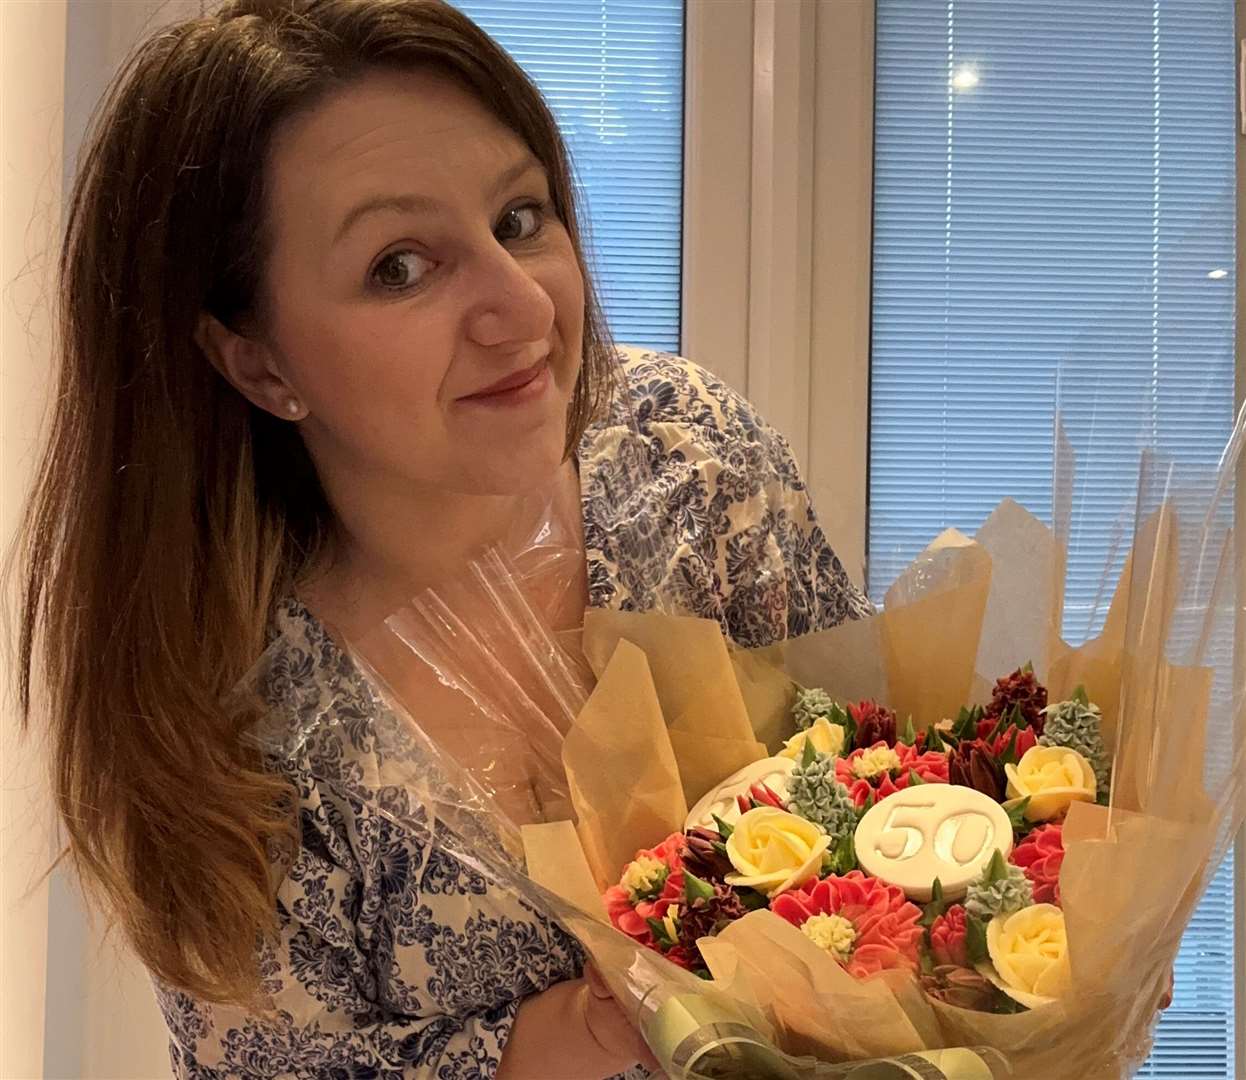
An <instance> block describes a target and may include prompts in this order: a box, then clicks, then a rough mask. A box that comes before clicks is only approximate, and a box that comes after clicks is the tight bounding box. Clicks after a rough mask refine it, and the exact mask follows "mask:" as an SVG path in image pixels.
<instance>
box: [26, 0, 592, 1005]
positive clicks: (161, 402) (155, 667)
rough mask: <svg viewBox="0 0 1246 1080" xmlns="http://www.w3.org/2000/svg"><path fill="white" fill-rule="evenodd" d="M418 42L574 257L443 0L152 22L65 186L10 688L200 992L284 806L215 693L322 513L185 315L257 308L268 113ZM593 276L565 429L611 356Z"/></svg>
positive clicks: (241, 984)
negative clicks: (493, 121)
mask: <svg viewBox="0 0 1246 1080" xmlns="http://www.w3.org/2000/svg"><path fill="white" fill-rule="evenodd" d="M430 65H432V66H435V67H437V68H439V69H441V70H443V71H445V72H446V73H447V74H448V75H449V76H451V77H453V78H456V79H458V80H460V81H461V82H462V83H463V84H464V85H465V86H466V87H468V88H469V89H470V90H471V91H472V92H474V93H475V94H476V95H477V96H478V97H479V99H480V100H481V101H482V102H483V103H484V104H485V105H486V106H487V107H488V108H489V109H490V110H492V111H493V112H494V113H495V114H496V115H497V116H498V117H499V118H500V119H501V120H502V121H503V122H504V123H506V124H507V125H508V126H510V127H511V128H512V129H513V130H514V131H515V132H516V133H517V134H518V135H519V136H520V137H521V138H523V139H524V141H525V142H526V143H527V144H528V146H529V147H530V148H531V150H532V151H533V153H534V154H535V155H536V157H537V158H538V159H539V160H540V161H541V163H542V164H543V165H544V167H545V169H546V171H547V172H548V174H549V179H550V185H551V189H552V192H553V200H554V204H555V207H556V209H557V212H558V214H559V216H560V217H561V219H562V221H563V222H564V223H565V224H566V226H567V228H568V229H569V231H570V233H571V238H572V242H573V244H574V247H575V251H576V255H577V258H579V260H580V265H581V269H582V270H584V269H585V266H584V259H583V256H582V253H581V243H580V238H579V232H578V229H577V225H576V215H575V205H574V199H573V188H572V182H571V177H570V171H569V166H568V161H567V155H566V151H565V148H564V146H563V143H562V140H561V138H560V136H559V134H558V129H557V127H556V125H555V122H554V120H553V118H552V116H551V114H550V112H549V110H548V108H547V107H546V105H545V103H544V102H543V101H542V99H541V96H540V94H539V93H538V92H537V90H536V89H535V87H534V86H533V85H532V83H531V82H530V81H529V80H528V78H527V77H526V76H525V75H524V73H523V72H522V71H521V70H520V68H519V67H518V66H517V65H516V64H515V62H514V61H513V60H511V59H510V57H508V56H507V55H506V53H504V52H503V51H502V49H501V48H499V47H498V46H497V45H496V44H495V43H494V42H493V41H492V40H491V39H490V38H489V37H488V36H487V35H486V34H485V33H484V32H483V31H481V30H480V29H479V28H478V27H477V26H476V25H475V24H473V23H472V22H471V21H470V20H469V19H467V18H466V17H465V16H463V15H462V14H460V13H459V12H458V11H456V10H455V9H454V8H453V7H451V6H449V5H448V4H445V3H442V2H440V0H285V2H275V0H267V2H265V0H234V2H231V3H227V4H226V5H225V6H224V7H223V8H221V9H220V10H219V11H217V12H216V13H215V14H213V15H209V16H205V17H203V18H199V19H194V20H190V21H187V22H183V23H181V24H179V25H176V26H173V27H171V28H169V29H164V30H161V31H160V32H158V33H157V34H155V35H154V36H152V37H151V38H150V39H149V40H148V41H146V42H145V43H144V44H143V45H142V46H141V47H140V48H139V49H138V50H137V52H136V53H135V54H134V55H133V56H132V57H131V58H130V60H129V61H128V62H127V64H126V66H125V68H124V69H123V71H122V72H121V73H120V75H119V76H118V78H117V80H116V82H115V83H114V85H113V87H112V89H111V90H110V92H109V94H108V95H107V96H106V98H105V100H104V102H103V103H102V106H101V112H100V113H99V115H98V116H97V118H96V121H95V126H94V128H93V132H92V135H91V137H90V139H89V140H88V144H87V148H86V150H85V152H84V155H83V157H82V159H81V161H80V168H79V171H78V176H77V181H76V183H75V186H74V191H73V196H72V201H71V203H70V207H69V214H68V224H67V233H66V237H65V241H64V247H63V249H62V253H61V262H60V272H61V289H60V311H59V319H60V332H61V347H60V348H61V351H60V373H59V387H58V391H57V396H56V403H55V413H54V416H53V427H52V430H51V435H50V443H49V446H48V448H47V451H46V454H45V457H44V460H43V462H42V467H41V471H40V474H39V477H38V481H37V485H36V488H35V492H34V496H33V498H32V502H31V505H30V508H29V511H28V519H27V523H26V527H25V531H24V534H23V539H24V544H23V548H22V554H23V556H24V557H25V558H26V559H27V567H28V569H27V570H26V571H25V592H24V601H23V603H24V606H23V610H22V613H21V639H20V663H21V704H22V709H23V714H24V716H25V718H26V723H27V724H29V723H30V717H31V688H32V681H34V680H35V678H36V677H35V675H34V674H33V672H34V669H35V666H36V663H37V662H39V663H40V664H41V670H40V671H39V674H38V681H39V682H40V683H41V684H42V685H44V686H46V691H47V700H46V702H40V705H41V706H44V707H46V709H47V710H48V714H49V725H50V742H51V754H52V763H53V764H52V768H53V782H54V790H55V794H56V799H57V803H58V806H59V810H60V813H61V816H62V818H63V821H64V825H65V828H66V830H67V834H68V850H69V854H70V856H71V857H72V859H73V860H74V862H75V864H76V866H77V869H78V871H79V873H80V875H81V877H82V879H83V881H84V882H85V883H86V884H87V885H88V886H90V887H94V890H95V891H96V892H97V894H98V895H99V896H100V898H101V899H102V900H103V902H104V904H105V906H106V909H107V910H108V911H109V912H110V914H112V915H113V916H114V917H115V919H116V921H117V923H118V925H119V926H120V928H121V929H122V931H123V932H124V934H125V936H126V937H127V939H128V940H129V941H130V942H131V944H132V945H133V947H134V948H135V949H136V950H137V952H138V955H139V956H140V957H141V958H142V960H143V961H144V962H145V963H146V965H147V966H148V968H149V969H150V970H151V971H152V973H153V974H154V975H155V976H156V977H158V978H159V979H161V980H162V981H163V982H165V983H166V984H168V985H171V986H174V987H178V988H181V989H184V990H186V991H188V992H190V993H193V994H195V995H197V996H199V997H201V998H204V999H207V1000H216V1001H238V1002H250V1001H254V1000H255V995H256V993H257V988H258V973H257V971H256V963H255V945H256V943H257V940H258V935H259V934H261V933H264V932H271V931H272V930H273V928H274V926H275V918H276V915H275V902H274V895H273V886H272V883H271V876H272V875H271V872H270V857H269V855H270V851H271V849H272V848H273V845H274V844H279V843H284V842H288V841H289V840H290V839H292V837H293V835H294V829H295V824H294V818H293V815H292V798H291V797H292V792H291V791H290V789H289V788H288V786H287V784H286V783H285V782H284V781H282V780H280V779H279V778H277V777H276V776H274V775H270V774H268V773H266V772H265V771H264V769H263V768H262V766H261V763H260V762H259V760H258V759H257V758H256V757H255V756H253V755H252V754H251V753H250V752H249V751H248V750H247V749H246V748H245V746H244V742H243V740H242V739H241V738H240V725H239V721H238V719H237V718H236V717H230V716H228V715H226V712H225V711H224V710H223V709H222V706H221V702H222V700H223V698H224V697H225V695H226V694H227V693H228V692H229V691H230V690H231V688H232V687H233V686H234V685H235V684H236V682H237V681H238V680H239V679H240V678H241V677H242V676H243V675H244V674H245V673H246V671H247V670H248V669H249V668H250V666H251V665H252V664H253V663H254V662H255V660H256V659H257V658H258V656H259V654H260V652H261V651H262V649H263V646H264V635H265V629H266V626H267V624H268V621H269V619H270V617H271V613H272V609H273V604H274V601H275V600H276V599H278V598H279V596H280V594H281V593H282V592H283V591H284V590H286V589H288V588H290V587H291V585H292V583H293V581H294V580H295V578H296V577H297V576H298V574H299V573H300V571H301V570H303V569H304V568H306V567H307V566H308V565H309V562H310V560H312V559H314V558H315V557H316V555H317V554H318V553H319V552H320V551H321V550H322V544H323V542H324V540H325V538H326V536H327V529H328V524H329V516H328V508H327V505H326V502H325V499H324V496H323V494H322V492H321V489H320V486H319V484H318V482H317V480H316V476H315V472H314V470H313V468H312V465H311V462H310V459H309V458H308V455H307V453H306V451H305V450H304V448H303V444H302V441H301V440H300V439H299V437H298V435H297V433H296V432H295V429H294V427H293V425H290V424H286V423H283V422H281V421H278V420H276V419H274V418H273V417H271V416H269V415H267V414H266V413H263V412H262V411H260V410H258V409H256V408H255V407H254V406H252V405H250V404H249V403H248V402H247V401H245V400H244V399H243V398H242V396H241V395H239V394H238V393H236V392H235V391H234V390H233V389H232V388H231V387H230V386H229V385H228V384H227V383H226V382H225V381H224V380H223V379H222V378H221V377H220V376H219V375H218V374H217V372H216V371H215V370H214V369H213V368H212V366H211V365H210V364H209V362H208V361H207V359H206V358H205V357H204V355H203V354H202V353H201V351H200V350H199V348H198V347H197V346H196V344H195V342H194V334H195V328H196V325H197V322H198V320H199V319H200V316H201V313H203V312H205V311H206V312H209V313H210V314H212V315H214V316H215V317H217V318H218V319H220V320H221V321H222V322H224V323H225V324H226V325H230V326H235V327H236V326H239V325H242V324H244V323H245V320H246V318H247V317H248V316H249V315H251V314H252V313H254V310H255V308H256V305H257V302H258V297H259V292H260V282H261V277H262V274H263V269H264V259H265V251H264V244H263V237H264V235H265V229H264V221H263V206H264V194H265V192H264V176H263V168H262V163H263V162H264V161H265V157H266V153H267V149H268V146H269V143H270V140H271V138H272V135H273V132H274V129H275V128H276V126H277V125H278V124H280V123H281V122H282V121H283V120H284V119H286V118H287V117H289V116H290V115H291V114H293V113H294V112H296V111H298V110H304V109H308V108H311V107H313V106H314V105H315V104H316V102H317V101H319V100H320V99H321V98H323V96H324V95H326V94H328V93H330V92H331V91H332V90H333V89H334V88H336V87H340V86H341V85H343V84H344V83H345V82H347V81H349V80H350V79H352V78H353V77H355V76H358V75H359V74H361V73H362V72H363V71H365V70H369V69H375V68H378V67H381V68H393V69H410V68H414V67H427V66H430ZM585 279H586V284H587V281H588V277H587V273H586V274H585ZM586 295H587V297H588V299H587V301H586V311H585V332H584V335H585V336H584V341H585V355H584V365H583V368H582V372H581V377H580V382H579V385H578V387H577V389H576V392H575V395H574V397H573V400H572V405H571V410H570V416H569V423H568V441H567V446H568V450H570V448H571V447H573V446H574V445H575V444H576V442H577V441H578V438H579V436H580V435H581V434H582V432H583V430H584V428H585V426H586V425H587V423H588V422H589V420H590V418H591V417H592V415H593V414H594V412H595V410H596V408H597V406H598V405H599V403H600V402H601V400H602V398H603V397H604V395H605V394H606V393H607V392H608V391H607V385H608V382H609V376H608V373H609V370H610V365H611V363H612V360H611V354H610V351H609V348H608V340H607V335H606V332H605V329H604V325H603V322H602V319H601V317H600V314H599V309H598V307H597V305H596V302H595V300H594V299H593V291H592V289H591V287H590V288H586Z"/></svg>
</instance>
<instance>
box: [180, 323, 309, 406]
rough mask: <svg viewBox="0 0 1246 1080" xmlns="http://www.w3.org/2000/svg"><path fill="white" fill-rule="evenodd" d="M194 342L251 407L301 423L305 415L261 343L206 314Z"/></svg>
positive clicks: (296, 396)
mask: <svg viewBox="0 0 1246 1080" xmlns="http://www.w3.org/2000/svg"><path fill="white" fill-rule="evenodd" d="M195 342H196V344H198V346H199V348H200V349H202V350H203V354H204V356H206V357H207V358H208V360H209V362H210V363H211V364H212V366H213V367H214V368H216V370H217V371H219V372H220V373H221V375H222V376H223V377H224V379H225V381H226V382H228V383H229V384H230V385H231V386H232V387H233V388H234V389H235V390H237V391H238V393H240V394H241V395H242V396H243V397H244V398H246V399H247V400H248V401H249V402H251V404H252V405H254V406H256V407H257V408H260V409H263V410H264V411H265V412H269V413H272V414H273V415H274V416H278V417H280V418H281V419H283V420H301V419H303V417H305V416H306V415H307V410H306V408H305V407H304V406H303V404H302V401H301V399H300V398H299V396H298V394H296V393H295V391H294V389H293V387H291V386H290V385H289V384H288V383H287V382H286V381H285V379H284V378H283V377H282V375H281V371H280V370H279V368H278V366H277V363H276V358H275V357H274V355H273V351H272V349H271V348H270V347H269V346H268V345H266V344H264V342H262V341H260V340H258V339H257V338H253V337H248V336H247V335H245V334H239V333H237V332H235V331H233V330H231V329H229V327H227V326H226V325H225V324H224V323H222V322H221V321H220V320H219V319H215V318H213V317H212V316H211V315H208V314H206V313H205V314H203V315H200V316H199V325H198V326H197V327H196V328H195Z"/></svg>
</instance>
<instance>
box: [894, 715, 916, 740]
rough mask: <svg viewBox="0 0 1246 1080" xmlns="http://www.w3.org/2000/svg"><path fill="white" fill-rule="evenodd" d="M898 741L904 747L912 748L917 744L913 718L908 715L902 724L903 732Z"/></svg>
mask: <svg viewBox="0 0 1246 1080" xmlns="http://www.w3.org/2000/svg"><path fill="white" fill-rule="evenodd" d="M898 738H899V741H900V742H902V743H904V745H905V746H912V745H913V744H914V743H915V742H917V732H916V731H914V730H913V717H912V716H911V715H910V716H909V718H908V719H907V720H906V721H905V723H904V730H903V731H902V732H900V734H899V736H898Z"/></svg>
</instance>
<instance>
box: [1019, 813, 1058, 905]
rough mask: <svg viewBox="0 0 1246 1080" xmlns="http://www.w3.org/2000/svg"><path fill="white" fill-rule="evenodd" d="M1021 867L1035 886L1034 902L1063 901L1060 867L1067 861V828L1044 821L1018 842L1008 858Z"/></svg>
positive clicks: (1049, 902)
mask: <svg viewBox="0 0 1246 1080" xmlns="http://www.w3.org/2000/svg"><path fill="white" fill-rule="evenodd" d="M1009 861H1010V862H1011V863H1012V864H1013V865H1014V866H1019V867H1021V869H1022V870H1024V871H1025V876H1026V877H1027V878H1029V879H1030V884H1031V885H1033V886H1034V903H1036V904H1055V905H1056V906H1057V907H1058V906H1059V905H1060V867H1061V866H1062V865H1063V864H1064V830H1063V829H1062V828H1061V826H1059V825H1043V826H1040V827H1039V828H1037V829H1035V830H1034V831H1033V832H1032V833H1030V835H1029V836H1027V837H1026V838H1025V839H1024V840H1022V841H1021V843H1019V844H1018V845H1017V846H1016V847H1015V848H1014V849H1013V852H1012V857H1011V859H1010V860H1009Z"/></svg>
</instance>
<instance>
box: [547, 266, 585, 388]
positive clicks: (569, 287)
mask: <svg viewBox="0 0 1246 1080" xmlns="http://www.w3.org/2000/svg"><path fill="white" fill-rule="evenodd" d="M543 287H544V288H545V291H546V293H548V295H549V298H550V299H551V300H552V301H553V302H554V312H555V315H554V317H555V322H556V326H557V329H558V335H559V337H560V339H561V343H562V347H563V363H564V365H565V367H566V374H567V375H569V376H570V377H571V378H574V377H575V375H577V374H578V373H579V369H580V362H581V359H582V356H583V352H584V278H583V276H582V275H581V274H580V267H579V264H578V263H576V261H575V256H574V255H573V254H571V253H570V252H569V253H568V255H567V258H566V260H565V261H563V262H560V263H559V264H558V265H557V266H556V267H554V268H552V269H551V271H550V273H549V274H548V275H547V277H546V280H545V281H544V282H543Z"/></svg>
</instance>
